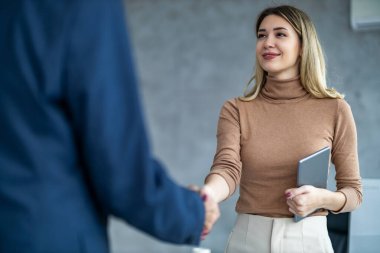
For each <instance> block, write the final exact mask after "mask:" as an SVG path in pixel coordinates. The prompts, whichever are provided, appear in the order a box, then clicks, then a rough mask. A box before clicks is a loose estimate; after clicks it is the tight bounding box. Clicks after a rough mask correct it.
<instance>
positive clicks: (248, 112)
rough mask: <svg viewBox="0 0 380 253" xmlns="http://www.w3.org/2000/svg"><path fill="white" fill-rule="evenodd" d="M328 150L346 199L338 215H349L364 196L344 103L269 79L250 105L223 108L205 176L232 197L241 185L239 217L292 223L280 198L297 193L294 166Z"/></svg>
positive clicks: (350, 120) (296, 84) (294, 83)
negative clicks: (216, 178)
mask: <svg viewBox="0 0 380 253" xmlns="http://www.w3.org/2000/svg"><path fill="white" fill-rule="evenodd" d="M326 146H330V147H331V150H332V152H331V153H332V154H331V161H332V163H334V165H335V169H336V181H337V189H338V191H340V192H342V193H343V194H344V195H345V196H346V203H345V204H344V206H343V208H342V209H341V210H340V211H339V212H348V211H351V210H353V209H355V208H356V207H357V206H358V205H359V204H360V203H361V201H362V192H361V179H360V174H359V163H358V154H357V136H356V127H355V122H354V118H353V116H352V112H351V109H350V106H349V105H348V104H347V102H346V101H345V100H343V99H329V98H325V99H318V98H314V97H312V96H311V95H310V94H309V93H307V92H306V90H305V89H303V87H302V85H301V83H300V80H299V78H294V79H289V80H283V81H279V80H275V79H273V78H269V77H268V78H267V82H266V84H265V86H264V87H263V89H262V90H261V93H260V94H259V96H258V97H257V98H255V99H254V100H252V101H249V102H244V101H241V100H239V99H238V98H235V99H231V100H228V101H227V102H226V103H225V104H224V105H223V107H222V109H221V112H220V117H219V123H218V131H217V150H216V154H215V158H214V162H213V165H212V167H211V172H210V174H209V175H211V174H218V175H220V176H222V177H223V178H224V179H225V180H226V181H227V184H228V186H229V189H230V195H231V194H232V193H233V192H234V191H235V189H236V187H237V186H238V185H239V183H240V197H239V199H238V201H237V204H236V211H237V212H238V213H251V214H257V215H263V216H270V217H292V216H293V214H292V213H290V212H289V210H288V205H287V204H286V200H285V197H284V192H285V190H286V189H289V188H294V187H296V181H297V166H298V161H299V160H300V159H301V158H304V157H305V156H307V155H310V154H312V153H314V152H315V151H317V150H319V149H321V148H323V147H326ZM315 215H327V211H320V212H318V213H316V214H315Z"/></svg>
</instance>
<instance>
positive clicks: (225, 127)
mask: <svg viewBox="0 0 380 253" xmlns="http://www.w3.org/2000/svg"><path fill="white" fill-rule="evenodd" d="M241 167H242V162H241V158H240V121H239V111H238V108H237V104H236V100H235V99H231V100H228V101H227V102H225V104H224V105H223V107H222V109H221V112H220V116H219V122H218V130H217V148H216V154H215V156H214V162H213V165H212V167H211V172H210V174H209V175H212V174H218V175H220V176H222V177H223V178H224V179H225V180H226V182H227V184H228V186H229V196H231V195H232V194H233V193H234V192H235V190H236V187H237V185H238V184H239V182H240V176H241Z"/></svg>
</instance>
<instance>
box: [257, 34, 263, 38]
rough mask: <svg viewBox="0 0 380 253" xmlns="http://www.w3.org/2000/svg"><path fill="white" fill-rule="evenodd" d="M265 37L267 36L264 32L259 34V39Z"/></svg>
mask: <svg viewBox="0 0 380 253" xmlns="http://www.w3.org/2000/svg"><path fill="white" fill-rule="evenodd" d="M264 37H265V34H262V33H261V34H258V35H257V38H258V39H261V38H264Z"/></svg>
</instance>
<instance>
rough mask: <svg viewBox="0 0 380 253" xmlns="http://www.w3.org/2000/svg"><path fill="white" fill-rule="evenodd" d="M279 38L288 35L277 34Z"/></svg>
mask: <svg viewBox="0 0 380 253" xmlns="http://www.w3.org/2000/svg"><path fill="white" fill-rule="evenodd" d="M277 36H278V37H286V34H285V33H277Z"/></svg>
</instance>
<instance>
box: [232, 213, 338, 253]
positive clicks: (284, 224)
mask: <svg viewBox="0 0 380 253" xmlns="http://www.w3.org/2000/svg"><path fill="white" fill-rule="evenodd" d="M248 252H249V253H256V252H257V253H333V252H334V250H333V248H332V245H331V241H330V238H329V235H328V231H327V219H326V217H325V216H313V217H308V218H305V219H303V220H301V221H299V222H294V221H293V219H292V218H270V217H264V216H259V215H251V214H238V217H237V220H236V223H235V226H234V228H233V230H232V232H231V234H230V237H229V240H228V243H227V247H226V251H225V253H248Z"/></svg>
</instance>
